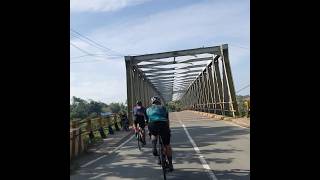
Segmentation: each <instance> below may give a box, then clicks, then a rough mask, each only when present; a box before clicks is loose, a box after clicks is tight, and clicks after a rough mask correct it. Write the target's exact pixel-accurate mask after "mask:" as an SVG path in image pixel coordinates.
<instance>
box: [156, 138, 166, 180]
mask: <svg viewBox="0 0 320 180" xmlns="http://www.w3.org/2000/svg"><path fill="white" fill-rule="evenodd" d="M158 137H159V141H158V142H159V157H160V164H161V167H162V173H163V179H164V180H167V176H166V173H167V171H166V158H165V155H164V154H163V149H164V146H163V143H162V138H161V136H160V135H158Z"/></svg>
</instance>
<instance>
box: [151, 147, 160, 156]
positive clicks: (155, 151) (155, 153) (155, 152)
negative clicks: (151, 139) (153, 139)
mask: <svg viewBox="0 0 320 180" xmlns="http://www.w3.org/2000/svg"><path fill="white" fill-rule="evenodd" d="M152 154H153V155H154V156H159V154H158V151H157V149H156V148H153V150H152Z"/></svg>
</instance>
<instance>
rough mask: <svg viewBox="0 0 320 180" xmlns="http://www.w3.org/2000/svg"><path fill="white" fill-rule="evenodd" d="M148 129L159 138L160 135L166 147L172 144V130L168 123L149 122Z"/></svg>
mask: <svg viewBox="0 0 320 180" xmlns="http://www.w3.org/2000/svg"><path fill="white" fill-rule="evenodd" d="M148 129H149V132H150V133H151V134H152V135H154V136H157V135H158V134H160V136H161V138H162V142H163V144H164V145H169V144H170V137H171V134H170V128H169V124H168V122H165V121H156V122H149V124H148Z"/></svg>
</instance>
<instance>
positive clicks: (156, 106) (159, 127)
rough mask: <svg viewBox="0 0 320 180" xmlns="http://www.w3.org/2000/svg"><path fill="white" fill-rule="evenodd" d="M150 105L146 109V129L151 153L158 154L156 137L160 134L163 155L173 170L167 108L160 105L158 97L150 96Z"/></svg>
mask: <svg viewBox="0 0 320 180" xmlns="http://www.w3.org/2000/svg"><path fill="white" fill-rule="evenodd" d="M151 103H152V105H151V106H150V107H149V108H148V109H147V112H146V113H147V117H148V129H149V131H150V133H151V139H152V148H153V151H152V152H153V155H154V156H158V155H159V154H158V152H157V147H156V146H157V139H158V137H157V136H158V135H160V136H161V138H162V142H163V145H164V146H165V149H164V150H165V152H164V153H165V155H166V156H167V157H168V161H169V169H170V171H173V165H172V149H171V145H170V137H171V134H170V127H169V115H168V111H167V109H166V108H165V107H164V106H162V105H161V100H160V98H158V97H152V98H151Z"/></svg>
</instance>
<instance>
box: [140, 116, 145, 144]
mask: <svg viewBox="0 0 320 180" xmlns="http://www.w3.org/2000/svg"><path fill="white" fill-rule="evenodd" d="M139 125H140V127H141V130H142V140H143V143H144V144H146V132H145V126H146V124H145V122H144V120H142V121H141V122H139Z"/></svg>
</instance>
